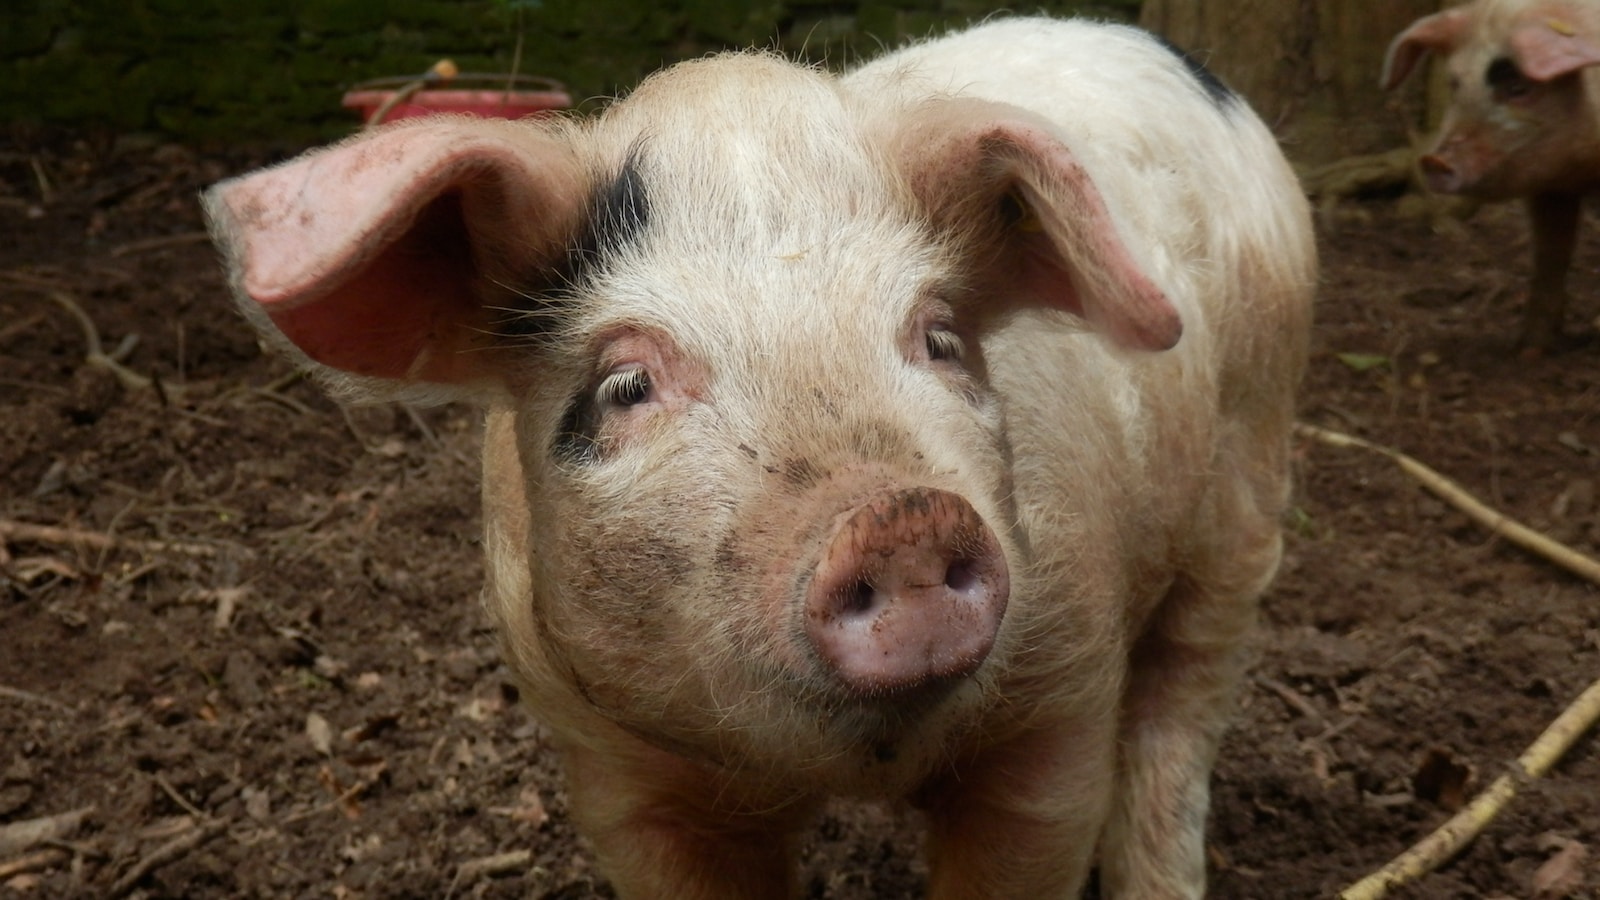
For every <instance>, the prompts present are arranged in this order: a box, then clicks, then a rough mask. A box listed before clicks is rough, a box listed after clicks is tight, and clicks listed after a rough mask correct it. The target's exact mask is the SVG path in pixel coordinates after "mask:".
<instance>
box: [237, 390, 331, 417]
mask: <svg viewBox="0 0 1600 900" xmlns="http://www.w3.org/2000/svg"><path fill="white" fill-rule="evenodd" d="M250 393H252V394H254V395H256V396H258V397H262V398H264V399H267V400H271V401H273V402H274V403H277V404H279V405H281V406H284V407H286V408H288V409H290V410H292V411H294V412H297V413H299V414H300V415H302V416H305V417H307V418H311V419H314V418H316V417H317V411H316V410H314V409H312V408H311V407H309V406H307V405H305V404H304V403H301V402H300V401H299V400H296V399H295V398H293V397H291V396H289V395H288V394H285V393H281V392H279V391H276V390H273V389H271V388H251V389H250Z"/></svg>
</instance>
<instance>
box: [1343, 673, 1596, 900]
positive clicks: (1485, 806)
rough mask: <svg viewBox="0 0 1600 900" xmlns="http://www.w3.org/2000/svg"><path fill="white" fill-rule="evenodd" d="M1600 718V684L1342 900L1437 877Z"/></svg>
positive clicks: (1375, 896)
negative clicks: (1478, 791) (1489, 781)
mask: <svg viewBox="0 0 1600 900" xmlns="http://www.w3.org/2000/svg"><path fill="white" fill-rule="evenodd" d="M1596 719H1600V681H1596V682H1595V683H1594V684H1591V685H1589V687H1588V689H1587V690H1585V691H1584V692H1583V693H1582V694H1580V695H1579V696H1578V699H1576V700H1574V701H1573V702H1572V704H1571V705H1570V706H1568V707H1567V708H1566V709H1565V710H1563V711H1562V713H1561V715H1560V716H1557V717H1556V720H1555V721H1554V722H1552V723H1550V727H1548V728H1546V729H1545V730H1544V733H1543V734H1541V735H1539V739H1538V740H1536V741H1534V742H1533V744H1532V745H1530V746H1529V747H1528V749H1527V750H1526V751H1525V752H1524V753H1523V754H1522V755H1521V756H1519V757H1517V761H1516V762H1515V763H1513V764H1512V765H1511V767H1510V768H1511V771H1510V772H1509V773H1507V774H1505V775H1501V776H1500V777H1499V778H1496V779H1495V780H1494V783H1492V784H1490V785H1489V787H1488V788H1487V789H1486V790H1485V791H1484V792H1483V793H1481V794H1479V795H1478V796H1477V797H1475V798H1473V800H1472V802H1471V803H1469V804H1467V806H1466V807H1465V808H1463V809H1462V810H1461V811H1460V812H1458V813H1456V814H1455V815H1454V816H1452V817H1451V818H1450V820H1449V821H1447V822H1445V823H1444V824H1443V825H1441V826H1439V828H1438V829H1437V830H1435V831H1434V832H1433V833H1432V834H1430V835H1428V836H1427V837H1425V838H1423V839H1422V840H1421V841H1418V842H1417V843H1416V844H1415V845H1413V846H1412V847H1411V849H1409V850H1407V851H1406V852H1404V853H1402V854H1400V855H1399V856H1397V857H1395V858H1394V860H1392V861H1391V862H1390V863H1389V864H1388V865H1386V866H1384V867H1383V868H1382V869H1379V870H1378V871H1376V872H1374V873H1373V874H1371V875H1368V876H1367V877H1366V878H1363V879H1361V880H1360V881H1358V882H1356V883H1355V884H1353V885H1351V886H1350V887H1348V888H1345V890H1344V891H1343V892H1341V893H1340V894H1339V900H1379V898H1381V897H1385V896H1387V895H1388V893H1389V891H1390V890H1391V889H1393V888H1396V887H1398V886H1400V885H1403V884H1405V883H1406V882H1408V881H1413V880H1415V879H1417V878H1420V877H1421V876H1423V875H1426V874H1427V873H1429V872H1432V871H1433V870H1434V869H1437V868H1438V867H1439V866H1441V865H1443V864H1444V863H1445V862H1447V861H1449V860H1450V859H1451V858H1452V857H1454V856H1455V855H1456V854H1457V853H1460V852H1461V849H1462V848H1463V847H1465V846H1466V845H1467V844H1469V843H1471V841H1472V839H1473V838H1475V837H1477V836H1478V835H1479V833H1481V832H1482V831H1483V829H1484V828H1485V827H1487V826H1488V824H1489V823H1490V822H1491V821H1493V820H1494V817H1495V816H1496V815H1498V814H1499V813H1500V810H1501V809H1502V808H1504V807H1505V805H1506V804H1507V803H1508V802H1510V800H1511V798H1512V797H1514V796H1516V793H1517V788H1518V787H1519V786H1520V785H1521V784H1522V783H1523V782H1525V781H1527V780H1528V779H1530V778H1539V777H1542V776H1543V775H1544V774H1545V773H1546V772H1548V771H1550V768H1551V767H1552V766H1554V765H1555V764H1556V762H1557V761H1558V760H1560V759H1561V756H1562V755H1563V754H1565V753H1566V752H1567V750H1568V749H1569V748H1570V747H1571V746H1572V744H1573V742H1575V741H1576V740H1577V739H1578V737H1579V736H1580V735H1582V734H1583V733H1584V732H1585V731H1588V730H1589V728H1590V727H1592V726H1593V725H1594V723H1595V720H1596Z"/></svg>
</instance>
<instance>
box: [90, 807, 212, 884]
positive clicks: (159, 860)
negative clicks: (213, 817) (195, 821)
mask: <svg viewBox="0 0 1600 900" xmlns="http://www.w3.org/2000/svg"><path fill="white" fill-rule="evenodd" d="M227 827H228V823H226V822H220V821H218V822H206V823H204V824H202V825H197V826H195V827H194V828H191V829H190V830H188V831H186V832H184V833H183V834H180V835H178V836H177V837H175V838H173V839H172V840H170V841H167V842H166V843H165V844H162V845H161V846H159V847H157V848H156V849H154V850H152V851H150V853H149V855H147V856H146V857H145V858H143V859H141V860H139V861H138V862H137V863H135V864H134V866H133V868H131V869H129V870H128V871H127V872H126V873H125V874H124V875H123V876H122V877H121V878H119V879H117V883H116V884H113V885H112V886H111V890H110V891H109V892H107V895H106V896H108V897H121V896H123V895H124V894H127V893H128V892H129V891H132V890H133V889H134V887H136V886H137V885H138V884H139V881H140V880H141V879H143V878H144V877H145V876H146V875H149V874H150V873H151V872H154V871H155V870H156V869H158V868H160V867H162V866H164V865H166V864H167V863H169V862H172V861H173V860H175V859H177V858H178V857H180V856H183V855H184V854H185V853H188V852H189V851H191V850H193V849H194V848H196V847H198V846H200V845H201V844H203V843H205V842H206V841H208V840H210V839H212V838H214V837H216V836H217V835H219V834H221V833H222V831H223V829H225V828H227Z"/></svg>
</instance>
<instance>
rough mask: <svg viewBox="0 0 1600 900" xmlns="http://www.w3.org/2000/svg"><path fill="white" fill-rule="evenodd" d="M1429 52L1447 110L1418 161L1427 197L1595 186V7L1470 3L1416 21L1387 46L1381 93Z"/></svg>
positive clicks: (1560, 1) (1598, 18)
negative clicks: (1444, 79) (1445, 83)
mask: <svg viewBox="0 0 1600 900" xmlns="http://www.w3.org/2000/svg"><path fill="white" fill-rule="evenodd" d="M1429 53H1433V54H1436V55H1438V56H1439V57H1440V58H1441V59H1443V60H1444V65H1445V67H1446V69H1447V71H1448V73H1449V81H1450V90H1451V101H1450V106H1449V108H1448V109H1447V110H1446V111H1445V115H1444V119H1443V121H1442V123H1441V125H1440V132H1439V137H1438V139H1437V141H1436V142H1435V145H1434V146H1433V148H1432V149H1431V150H1429V151H1428V152H1427V153H1425V154H1424V155H1423V156H1422V157H1421V159H1420V160H1419V165H1420V167H1421V169H1422V173H1423V177H1424V179H1425V180H1426V181H1427V183H1428V187H1429V188H1430V189H1431V190H1435V191H1439V192H1443V193H1461V194H1469V195H1472V196H1477V197H1482V198H1485V199H1503V198H1508V197H1517V196H1525V195H1528V194H1534V193H1543V192H1551V191H1563V192H1565V191H1575V190H1584V189H1587V188H1589V187H1591V186H1592V185H1593V184H1595V183H1596V182H1597V181H1600V172H1597V171H1596V167H1597V165H1600V150H1597V144H1600V141H1597V139H1596V133H1597V129H1600V122H1597V121H1596V114H1595V104H1596V102H1597V99H1600V98H1597V97H1595V96H1594V87H1588V86H1586V84H1587V83H1591V82H1592V79H1586V76H1585V72H1586V71H1587V70H1588V69H1589V68H1590V67H1591V66H1594V65H1595V64H1596V63H1600V8H1597V7H1595V6H1594V5H1593V4H1592V3H1586V2H1575V0H1543V2H1529V0H1477V2H1474V3H1469V4H1467V5H1465V6H1460V7H1455V8H1453V9H1448V10H1445V11H1443V12H1439V13H1435V14H1434V15H1431V16H1425V17H1423V18H1421V19H1418V20H1417V21H1416V22H1414V23H1412V24H1411V26H1410V27H1409V28H1407V29H1406V30H1405V31H1403V32H1401V33H1400V34H1399V35H1398V36H1396V37H1395V39H1394V41H1393V42H1392V43H1391V44H1390V45H1389V52H1388V56H1387V58H1386V59H1385V61H1384V71H1383V79H1382V80H1383V86H1384V88H1385V89H1392V88H1394V87H1396V86H1398V85H1399V84H1400V83H1401V82H1402V81H1404V80H1405V79H1406V77H1407V76H1408V75H1409V74H1410V73H1411V71H1412V70H1413V69H1414V68H1416V66H1417V64H1418V63H1419V62H1420V61H1421V60H1422V59H1423V58H1424V57H1425V56H1426V55H1427V54H1429Z"/></svg>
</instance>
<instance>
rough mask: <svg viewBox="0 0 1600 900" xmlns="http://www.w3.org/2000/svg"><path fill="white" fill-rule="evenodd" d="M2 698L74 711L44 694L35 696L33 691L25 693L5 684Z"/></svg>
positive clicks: (2, 688)
mask: <svg viewBox="0 0 1600 900" xmlns="http://www.w3.org/2000/svg"><path fill="white" fill-rule="evenodd" d="M0 697H4V698H6V699H7V700H20V701H22V702H24V703H37V704H39V705H40V706H48V707H51V708H52V709H59V710H64V711H67V712H71V711H72V707H70V706H68V705H67V704H65V703H62V702H61V701H60V700H54V699H52V698H50V697H46V696H44V695H43V694H35V693H33V692H32V691H25V690H22V689H21V688H14V687H7V686H5V685H3V684H0Z"/></svg>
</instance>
